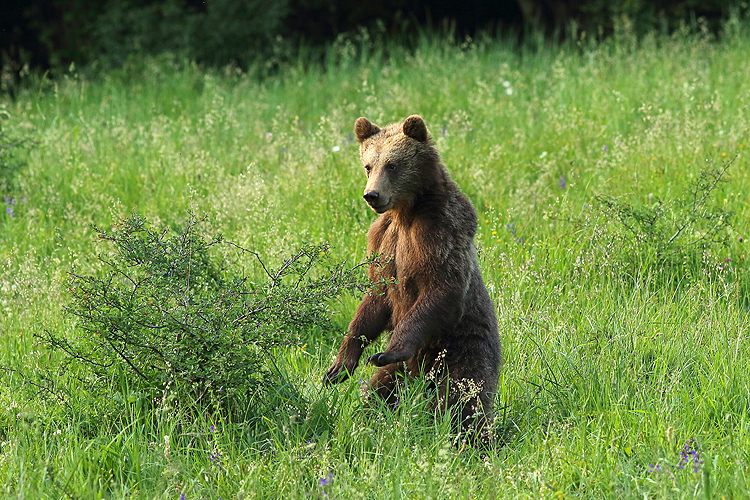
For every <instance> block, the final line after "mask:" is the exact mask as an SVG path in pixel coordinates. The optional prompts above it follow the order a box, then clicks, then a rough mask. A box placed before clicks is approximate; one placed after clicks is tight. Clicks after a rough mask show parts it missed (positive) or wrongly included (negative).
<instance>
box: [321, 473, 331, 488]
mask: <svg viewBox="0 0 750 500" xmlns="http://www.w3.org/2000/svg"><path fill="white" fill-rule="evenodd" d="M331 479H333V471H329V472H328V475H327V476H326V477H321V478H320V486H328V485H329V484H330V483H331Z"/></svg>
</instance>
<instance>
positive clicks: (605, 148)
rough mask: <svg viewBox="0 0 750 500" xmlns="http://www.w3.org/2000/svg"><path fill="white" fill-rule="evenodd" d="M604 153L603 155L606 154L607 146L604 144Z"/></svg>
mask: <svg viewBox="0 0 750 500" xmlns="http://www.w3.org/2000/svg"><path fill="white" fill-rule="evenodd" d="M604 152H605V153H606V152H607V145H606V144H605V145H604Z"/></svg>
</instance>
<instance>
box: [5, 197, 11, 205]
mask: <svg viewBox="0 0 750 500" xmlns="http://www.w3.org/2000/svg"><path fill="white" fill-rule="evenodd" d="M5 204H6V205H10V198H8V197H6V198H5Z"/></svg>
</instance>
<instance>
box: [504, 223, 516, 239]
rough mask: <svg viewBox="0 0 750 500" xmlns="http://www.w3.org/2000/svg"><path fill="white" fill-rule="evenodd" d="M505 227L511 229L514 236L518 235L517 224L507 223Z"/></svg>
mask: <svg viewBox="0 0 750 500" xmlns="http://www.w3.org/2000/svg"><path fill="white" fill-rule="evenodd" d="M505 229H507V230H509V231H510V232H511V234H512V235H513V236H514V237H515V236H516V226H515V225H514V224H513V223H512V222H511V223H510V224H506V225H505Z"/></svg>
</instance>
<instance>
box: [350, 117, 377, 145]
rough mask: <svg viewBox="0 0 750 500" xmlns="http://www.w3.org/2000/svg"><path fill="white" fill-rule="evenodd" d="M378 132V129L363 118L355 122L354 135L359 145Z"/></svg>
mask: <svg viewBox="0 0 750 500" xmlns="http://www.w3.org/2000/svg"><path fill="white" fill-rule="evenodd" d="M378 132H380V128H379V127H378V126H377V125H375V124H374V123H372V122H371V121H370V120H368V119H367V118H365V117H364V116H363V117H360V118H357V121H356V122H355V123H354V133H355V134H357V140H358V141H359V142H360V143H361V142H364V141H365V139H368V138H370V137H372V136H373V135H375V134H377V133H378Z"/></svg>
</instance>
